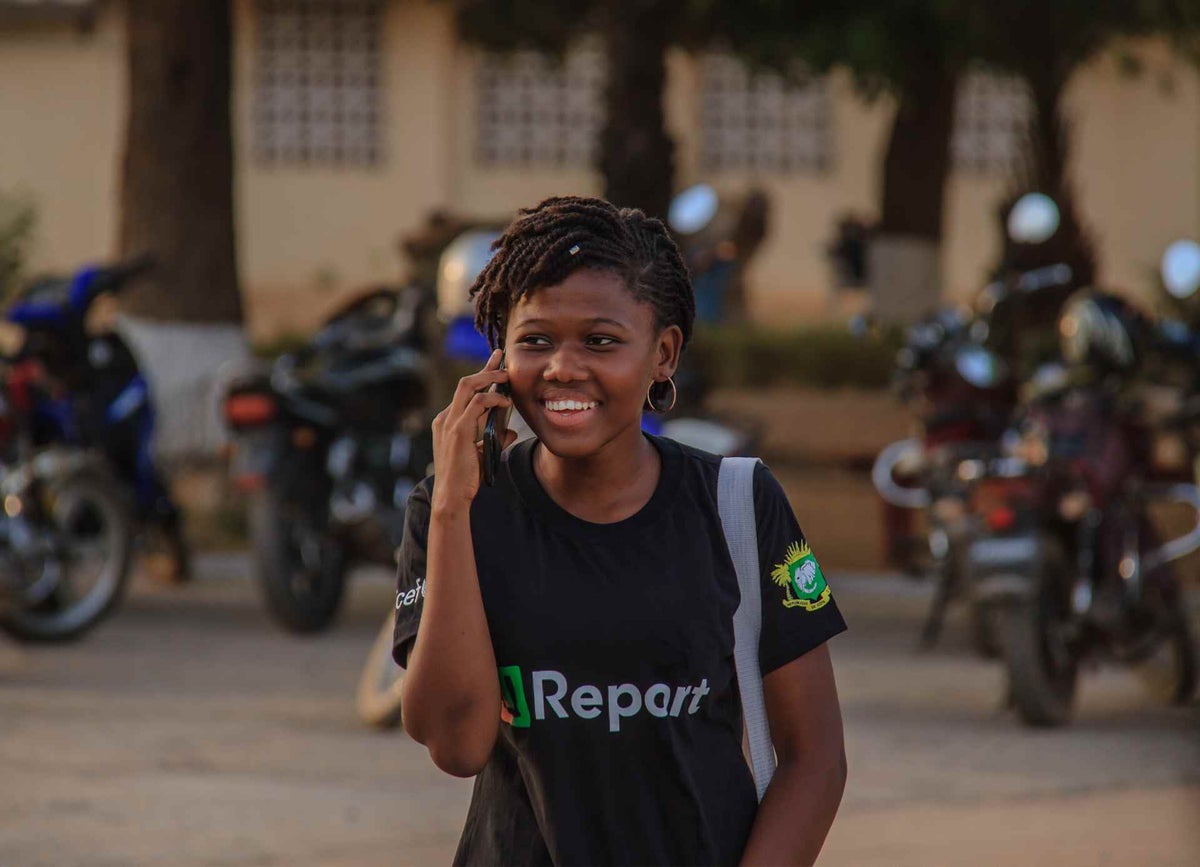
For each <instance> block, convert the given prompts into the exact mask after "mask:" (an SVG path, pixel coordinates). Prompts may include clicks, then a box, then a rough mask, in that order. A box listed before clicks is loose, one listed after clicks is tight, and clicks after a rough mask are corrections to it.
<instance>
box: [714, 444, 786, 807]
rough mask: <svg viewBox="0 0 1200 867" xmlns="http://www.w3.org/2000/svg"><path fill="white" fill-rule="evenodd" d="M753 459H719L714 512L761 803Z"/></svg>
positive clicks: (763, 740) (766, 731)
mask: <svg viewBox="0 0 1200 867" xmlns="http://www.w3.org/2000/svg"><path fill="white" fill-rule="evenodd" d="M756 466H758V458H724V459H723V460H722V461H721V469H720V472H719V473H718V475H717V511H718V512H719V513H720V515H721V526H722V527H723V528H724V530H725V543H726V544H727V545H728V546H729V554H730V556H731V557H732V558H733V566H734V569H735V570H736V571H737V578H738V590H739V591H740V592H741V602H740V603H739V604H738V608H737V611H736V612H734V615H733V659H734V664H735V665H736V667H737V679H738V691H739V692H740V693H741V695H742V719H743V720H744V721H745V726H746V739H747V743H748V745H749V751H750V768H751V770H752V771H753V772H754V785H755V788H757V789H758V799H759V800H760V801H761V800H762V798H763V795H764V794H765V793H766V791H767V786H768V785H769V784H770V782H771V776H772V775H773V774H774V773H775V747H774V745H773V744H772V743H771V727H770V725H769V724H768V722H767V706H766V701H765V700H764V699H763V683H762V669H761V668H759V664H758V640H759V636H760V634H761V633H762V585H761V581H762V579H761V577H760V573H759V566H758V524H757V521H756V520H755V517H754V468H755V467H756Z"/></svg>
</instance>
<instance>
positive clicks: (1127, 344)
mask: <svg viewBox="0 0 1200 867" xmlns="http://www.w3.org/2000/svg"><path fill="white" fill-rule="evenodd" d="M1059 330H1060V333H1061V334H1062V338H1063V340H1062V354H1063V359H1064V362H1065V364H1060V365H1047V366H1044V367H1043V368H1041V369H1040V370H1039V372H1038V374H1037V375H1036V376H1035V377H1033V379H1032V381H1031V382H1030V383H1029V386H1028V388H1027V394H1026V398H1027V399H1026V405H1025V410H1024V412H1023V413H1022V416H1021V420H1020V422H1019V424H1018V425H1017V426H1016V428H1015V429H1014V431H1013V433H1012V435H1011V436H1009V437H1008V438H1006V446H1005V452H1006V454H1005V455H1004V457H1003V459H1002V460H1001V461H997V462H993V463H991V464H986V463H984V462H974V463H964V464H963V465H962V466H961V467H960V474H961V475H963V476H964V477H967V478H972V479H976V480H980V481H981V482H996V481H998V482H1000V483H1001V487H1000V488H999V489H997V487H996V486H995V484H990V485H987V484H985V485H981V488H980V490H982V491H987V492H989V494H990V498H989V499H988V501H987V502H980V503H977V507H978V508H979V510H980V511H981V512H982V513H984V514H985V515H986V525H987V527H988V528H989V530H990V533H988V534H986V535H984V536H983V537H981V538H978V539H976V540H975V541H974V542H973V543H972V544H971V546H970V548H969V555H968V559H969V563H970V569H971V572H972V577H973V584H974V587H975V593H976V598H977V600H978V601H979V603H980V604H982V605H985V606H988V607H990V608H992V609H993V610H994V611H995V612H996V613H997V616H998V617H999V618H1000V622H1001V623H1002V630H1003V632H1002V642H1001V643H1002V646H1003V649H1004V658H1005V663H1006V666H1007V669H1008V676H1009V684H1010V696H1011V700H1012V702H1013V704H1014V705H1015V706H1016V709H1017V711H1018V713H1019V714H1020V716H1021V718H1022V720H1023V721H1025V722H1026V723H1027V724H1030V725H1040V726H1049V725H1061V724H1063V723H1065V722H1067V721H1068V720H1069V718H1070V715H1071V712H1072V705H1073V700H1074V695H1075V690H1076V684H1077V680H1078V675H1079V671H1080V669H1081V667H1082V666H1083V665H1084V663H1085V662H1086V661H1088V660H1111V661H1116V662H1119V663H1123V664H1130V665H1138V666H1140V667H1141V668H1142V669H1143V670H1147V671H1152V672H1156V673H1157V674H1159V675H1160V678H1159V684H1160V687H1161V692H1162V693H1163V694H1164V697H1166V698H1168V699H1170V700H1172V701H1175V702H1185V701H1187V700H1189V698H1190V697H1191V695H1192V693H1193V692H1194V690H1195V686H1196V677H1197V673H1196V657H1195V646H1194V640H1193V637H1192V634H1191V629H1190V624H1189V621H1188V617H1187V615H1186V612H1185V610H1184V606H1183V604H1182V598H1181V590H1180V587H1179V584H1178V582H1177V581H1176V578H1175V576H1174V574H1173V572H1172V569H1171V563H1172V562H1174V561H1175V560H1177V559H1179V558H1180V557H1182V556H1184V555H1185V554H1187V553H1190V552H1191V551H1194V550H1196V549H1197V548H1198V547H1200V489H1197V487H1196V486H1195V485H1193V484H1179V483H1176V484H1171V485H1163V484H1157V483H1156V482H1155V480H1154V479H1153V478H1152V472H1151V469H1152V461H1151V453H1150V441H1151V440H1150V434H1151V431H1150V430H1149V428H1148V426H1147V423H1146V420H1145V415H1144V412H1143V410H1144V407H1143V404H1142V402H1141V401H1140V400H1139V398H1138V392H1137V388H1136V385H1137V383H1136V377H1137V374H1138V372H1139V369H1140V367H1141V364H1142V362H1143V361H1144V353H1145V352H1146V351H1148V348H1149V346H1150V345H1151V344H1152V342H1153V337H1152V332H1153V326H1152V324H1151V323H1150V322H1149V321H1148V320H1147V319H1146V317H1144V316H1142V315H1141V314H1140V313H1139V312H1138V311H1136V310H1135V309H1134V308H1132V306H1131V305H1129V304H1128V303H1127V302H1124V301H1122V300H1120V299H1118V298H1116V297H1115V296H1111V295H1106V294H1103V293H1100V292H1094V291H1085V292H1084V293H1081V294H1079V295H1077V296H1075V297H1074V298H1073V299H1072V300H1071V301H1070V302H1069V303H1068V305H1067V306H1066V308H1065V309H1064V312H1063V314H1062V317H1061V319H1060V323H1059ZM1163 501H1176V502H1181V503H1185V504H1187V505H1188V506H1190V507H1191V509H1192V510H1193V511H1194V513H1195V515H1196V518H1197V523H1196V529H1194V530H1192V531H1191V532H1189V533H1188V534H1186V535H1185V536H1183V537H1181V538H1179V539H1175V540H1173V541H1171V542H1167V543H1165V544H1163V543H1162V542H1161V541H1160V540H1159V539H1158V538H1157V533H1156V531H1155V528H1154V527H1153V526H1152V524H1151V522H1150V520H1149V516H1148V511H1149V506H1150V504H1151V503H1153V502H1163Z"/></svg>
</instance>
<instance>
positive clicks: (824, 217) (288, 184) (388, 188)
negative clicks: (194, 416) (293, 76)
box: [0, 0, 1200, 334]
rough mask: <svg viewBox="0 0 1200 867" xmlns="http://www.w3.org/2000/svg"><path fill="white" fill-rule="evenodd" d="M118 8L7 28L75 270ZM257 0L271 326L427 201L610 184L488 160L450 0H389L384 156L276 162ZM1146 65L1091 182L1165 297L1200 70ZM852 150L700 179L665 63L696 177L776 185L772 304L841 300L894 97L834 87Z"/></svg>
mask: <svg viewBox="0 0 1200 867" xmlns="http://www.w3.org/2000/svg"><path fill="white" fill-rule="evenodd" d="M121 8H122V7H121V4H120V3H116V2H110V3H105V4H102V6H101V10H102V11H101V16H100V19H99V22H98V25H97V27H96V29H95V30H94V31H93V32H91V33H88V34H85V35H81V34H79V33H76V32H75V31H73V30H71V29H69V28H68V27H65V26H61V25H41V26H36V27H35V26H23V27H8V28H6V29H5V30H3V31H0V189H3V190H12V189H16V190H20V191H25V192H28V193H29V194H31V195H32V196H33V197H34V198H35V200H36V202H37V204H38V206H39V217H40V228H39V233H38V237H37V247H36V251H35V265H36V266H38V267H53V268H59V269H65V268H70V267H73V266H75V265H76V264H78V263H79V262H80V261H82V260H85V259H88V258H96V257H105V256H108V255H110V254H111V252H112V251H113V250H114V249H115V242H116V231H117V226H116V201H117V184H118V181H119V159H120V137H121V135H122V133H123V126H124V105H123V101H124V93H125V82H124V74H123V68H124V50H123V26H122V25H123V22H122V18H121V13H120V10H121ZM254 24H255V21H254V8H253V2H252V0H235V45H234V64H235V82H236V87H235V98H234V112H235V130H236V132H235V135H236V139H237V141H236V147H237V168H236V203H237V221H238V230H239V235H238V238H239V256H240V267H241V273H242V278H243V284H244V288H245V290H246V295H247V301H248V309H249V313H250V316H251V318H252V320H253V324H254V326H255V331H256V332H258V333H260V334H263V333H270V332H280V331H290V330H296V329H300V328H305V327H308V326H310V325H311V324H312V323H313V322H314V321H315V320H316V318H317V317H319V316H320V314H321V312H322V311H324V310H327V309H328V308H330V307H331V306H332V305H334V304H335V303H337V301H338V300H339V298H341V297H343V296H344V295H345V294H346V293H348V292H352V291H354V289H355V288H357V287H359V286H361V285H362V284H364V283H367V282H372V281H381V280H394V279H396V278H397V277H398V276H400V275H401V274H402V273H404V269H405V263H404V262H403V261H402V259H401V256H400V253H399V251H398V248H397V240H398V239H399V237H400V236H401V235H402V234H404V233H406V232H408V231H411V230H412V229H414V228H416V227H417V226H419V225H420V224H421V223H422V222H423V220H424V218H425V216H426V215H427V214H428V212H429V211H430V210H431V209H434V208H447V209H450V210H452V211H455V212H458V213H461V214H465V215H469V216H475V217H485V218H495V217H501V218H502V217H504V216H505V215H507V214H510V213H511V212H512V210H513V209H514V208H516V207H519V206H522V205H528V204H532V203H534V202H536V201H537V200H538V199H540V198H542V197H543V196H547V195H551V194H561V193H595V192H598V191H599V190H600V189H601V183H600V178H599V177H598V175H597V174H596V172H594V171H592V170H586V169H577V170H517V169H494V168H485V167H482V166H480V165H479V164H477V162H476V160H475V158H474V140H473V137H474V117H475V104H474V99H475V95H474V87H473V75H474V56H473V53H472V52H471V51H470V50H468V49H466V48H464V47H462V46H459V45H457V44H456V42H455V40H454V34H453V30H452V26H451V22H450V18H449V11H448V9H447V7H446V6H445V5H443V4H431V3H427V2H423V0H400V2H393V3H391V4H389V7H388V13H387V16H386V22H385V28H386V34H385V39H384V43H383V45H384V83H383V94H384V108H383V123H384V146H383V159H382V161H381V163H380V164H379V165H378V166H376V167H373V168H368V169H350V168H345V169H331V168H305V167H268V166H263V165H260V164H257V163H256V162H255V160H254V156H253V152H252V144H253V142H252V139H251V136H252V126H251V112H252V109H253V81H254V74H255V69H254V64H255V49H254V45H255V34H254ZM1139 51H1140V54H1141V56H1143V58H1144V72H1143V74H1142V75H1141V76H1140V77H1137V78H1133V79H1130V78H1128V77H1125V76H1122V75H1120V74H1119V72H1118V69H1117V65H1116V61H1115V60H1114V59H1113V58H1112V57H1104V58H1102V59H1100V60H1097V61H1096V62H1095V63H1093V64H1092V65H1091V66H1090V67H1089V68H1088V69H1087V70H1085V71H1084V72H1083V73H1082V74H1081V75H1080V76H1079V77H1078V78H1077V80H1076V82H1075V84H1074V85H1073V87H1072V89H1071V93H1070V105H1071V111H1072V116H1073V118H1074V124H1075V131H1076V144H1075V153H1074V156H1075V162H1074V177H1075V183H1076V188H1077V190H1078V192H1079V198H1080V205H1081V209H1082V212H1083V214H1084V217H1085V219H1086V220H1087V221H1088V224H1089V225H1090V226H1091V228H1092V230H1093V231H1094V234H1095V237H1096V240H1097V242H1098V248H1099V251H1100V253H1101V275H1102V277H1103V278H1104V279H1105V280H1106V281H1107V282H1110V283H1112V284H1114V285H1118V286H1122V287H1125V288H1127V289H1129V290H1130V291H1133V292H1139V293H1146V294H1149V292H1150V289H1151V286H1152V278H1153V269H1154V267H1155V266H1156V262H1157V259H1158V255H1159V253H1160V252H1161V250H1162V248H1163V247H1164V246H1165V245H1166V243H1168V242H1169V241H1170V240H1172V239H1173V238H1176V237H1180V236H1187V235H1191V236H1200V77H1198V76H1197V75H1196V73H1195V72H1194V71H1193V70H1191V69H1190V68H1185V67H1183V66H1181V65H1180V64H1179V63H1178V62H1176V61H1173V60H1172V59H1171V58H1170V56H1169V55H1168V53H1167V52H1166V51H1165V49H1162V48H1161V47H1156V46H1154V45H1144V46H1141V47H1140V49H1139ZM833 87H834V93H835V99H834V103H833V104H834V118H833V135H834V159H833V162H832V165H831V167H830V169H829V171H827V172H826V173H823V174H804V173H798V174H794V175H788V176H775V177H755V176H754V175H753V174H751V173H747V172H722V173H719V174H716V175H713V176H704V175H703V174H702V172H701V171H700V169H699V146H700V142H699V139H698V134H699V119H700V90H699V89H700V81H699V73H698V69H697V65H696V64H695V63H694V62H692V61H691V60H690V59H689V58H688V57H687V56H686V55H684V54H682V53H679V52H675V53H672V55H671V57H670V58H669V85H668V91H667V117H668V125H669V127H670V129H671V131H672V133H673V134H674V136H675V138H676V140H677V143H678V150H677V167H678V177H677V181H678V183H679V185H681V186H683V185H686V184H690V183H694V182H696V181H700V180H707V181H710V182H712V183H714V184H715V185H716V186H717V187H718V188H719V189H723V190H728V191H730V192H740V191H743V190H745V189H747V188H748V187H749V186H751V185H753V184H757V185H760V186H762V187H764V188H765V189H767V191H768V192H769V193H770V195H771V197H772V206H773V210H772V235H771V237H770V238H769V239H768V241H767V242H766V243H765V244H764V246H763V248H762V250H761V251H760V253H759V256H758V257H757V259H756V260H755V262H754V264H753V267H752V269H751V272H750V279H751V293H752V294H751V306H752V309H753V312H754V313H755V315H756V316H757V317H759V318H761V319H763V320H770V321H783V320H789V319H790V320H793V321H795V320H799V319H805V318H810V317H813V316H821V315H828V314H829V313H830V312H831V308H830V307H829V305H828V299H829V297H830V296H829V294H828V287H829V286H830V283H831V278H830V271H829V265H828V262H827V261H826V259H825V255H824V249H825V247H826V245H827V244H828V242H829V241H830V239H831V236H832V231H833V223H834V221H835V219H836V218H837V217H838V216H839V215H841V214H843V213H846V212H856V213H859V214H862V215H864V216H867V217H871V216H873V215H874V213H875V211H876V208H877V205H876V203H877V200H878V191H879V183H880V176H879V173H880V164H881V160H882V156H883V150H884V147H885V145H886V136H887V133H888V129H889V123H890V119H891V112H892V110H893V109H892V106H891V103H890V101H889V100H887V99H881V100H878V101H876V102H874V103H870V104H868V103H864V102H862V101H861V100H859V99H858V98H857V97H856V95H855V94H854V92H853V88H852V86H851V83H850V82H849V80H848V79H847V78H846V77H845V76H836V77H835V79H834V81H833ZM1006 191H1007V181H1006V179H1005V178H1002V177H999V178H998V177H989V176H981V175H977V174H966V173H956V174H955V175H954V176H953V177H952V179H951V183H950V189H949V197H948V201H947V224H946V235H947V244H946V246H945V250H944V254H943V273H944V278H945V287H946V294H947V296H948V297H959V298H962V297H967V296H969V295H970V293H972V292H973V291H974V290H975V289H976V288H977V287H978V286H979V284H980V281H981V279H982V275H983V272H984V269H985V268H986V267H987V266H988V265H989V264H990V263H991V262H993V261H994V259H995V256H996V249H997V245H998V239H997V237H996V224H995V216H994V208H995V203H996V202H997V201H998V199H999V198H1000V197H1001V196H1002V195H1003V194H1004V193H1005V192H1006Z"/></svg>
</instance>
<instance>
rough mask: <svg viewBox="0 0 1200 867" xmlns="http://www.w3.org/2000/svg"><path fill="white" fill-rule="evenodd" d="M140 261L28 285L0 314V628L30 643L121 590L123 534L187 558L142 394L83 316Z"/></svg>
mask: <svg viewBox="0 0 1200 867" xmlns="http://www.w3.org/2000/svg"><path fill="white" fill-rule="evenodd" d="M150 267H151V263H150V261H149V260H148V259H146V258H141V259H137V260H133V261H130V262H126V263H122V264H119V265H116V266H114V267H111V268H85V269H83V270H81V271H79V272H78V273H76V274H75V275H74V276H73V277H71V278H69V279H55V278H51V279H45V280H40V281H37V282H35V283H33V284H31V285H30V286H28V287H27V288H26V289H25V290H24V291H22V292H21V293H20V294H19V295H18V296H17V298H16V300H15V302H14V303H13V304H12V305H11V306H10V307H9V309H8V310H7V311H6V314H5V320H6V322H7V323H9V325H10V326H16V327H17V328H18V330H19V332H20V340H21V345H20V348H19V349H18V350H17V351H16V352H15V353H13V354H11V355H10V356H9V357H8V358H7V359H6V363H7V369H6V371H5V375H4V402H3V406H2V408H0V454H2V458H0V462H2V466H0V490H2V491H3V495H4V514H3V516H2V517H0V545H2V546H3V547H2V550H0V557H3V559H4V560H5V561H6V564H5V568H4V569H3V578H2V579H0V582H2V583H3V584H4V585H6V586H5V587H4V589H3V590H2V591H0V596H2V597H3V600H4V601H3V605H2V608H3V610H2V613H0V626H2V627H3V628H5V629H6V630H8V631H9V632H11V633H13V634H14V635H16V636H18V637H20V638H23V639H28V640H46V641H57V640H64V639H69V638H75V637H77V636H79V635H82V634H83V633H84V632H86V631H87V630H88V629H90V628H91V627H92V626H94V625H95V624H96V623H97V622H99V621H100V620H101V619H102V618H103V617H104V616H105V615H106V614H107V613H109V612H110V611H112V610H113V608H114V607H115V606H116V605H117V604H118V602H119V601H120V599H121V596H122V595H123V592H124V588H125V584H126V581H127V578H128V573H129V568H130V559H131V555H132V544H133V533H134V529H135V527H141V528H142V530H143V535H144V536H149V535H152V534H155V533H157V534H158V536H159V538H162V539H166V543H165V544H166V545H167V546H168V548H169V550H170V551H171V553H173V554H174V555H175V557H176V562H186V549H185V548H184V547H183V543H182V538H181V536H180V533H179V515H178V511H177V510H176V509H175V507H174V504H173V503H172V502H171V500H170V498H169V496H168V495H167V493H166V488H165V486H164V485H163V483H162V481H161V477H160V476H159V474H158V472H157V469H156V467H155V464H154V459H153V454H152V451H151V447H152V437H153V431H154V414H153V405H152V402H151V399H150V393H149V387H148V385H147V383H146V380H145V378H144V377H143V376H142V374H141V372H140V370H139V369H138V366H137V362H136V360H135V359H134V357H133V354H132V353H131V352H130V350H129V348H128V347H127V345H126V344H125V343H124V341H123V340H121V338H120V336H119V335H117V334H115V333H113V332H101V333H98V334H91V333H89V331H88V329H87V327H86V321H87V316H88V312H89V310H90V309H91V307H92V305H93V304H94V302H95V301H96V299H97V298H99V297H100V296H101V295H103V294H105V293H116V292H119V291H120V290H121V289H122V288H123V287H125V286H126V285H128V283H129V282H130V281H132V280H133V279H134V278H135V277H137V276H138V275H140V274H142V273H144V272H145V271H146V270H147V269H148V268H150Z"/></svg>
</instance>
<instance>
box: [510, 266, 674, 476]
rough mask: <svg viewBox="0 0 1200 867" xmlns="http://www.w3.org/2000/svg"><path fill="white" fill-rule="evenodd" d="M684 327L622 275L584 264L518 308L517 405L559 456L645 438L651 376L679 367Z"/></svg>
mask: <svg viewBox="0 0 1200 867" xmlns="http://www.w3.org/2000/svg"><path fill="white" fill-rule="evenodd" d="M682 342H683V340H682V334H681V332H680V330H679V328H678V327H676V326H674V325H671V326H667V327H666V328H662V329H660V328H659V327H658V326H657V324H656V323H655V320H654V310H653V308H652V307H651V306H650V305H649V304H647V303H645V302H640V301H638V300H636V299H635V298H634V297H633V294H632V293H631V292H630V291H629V290H628V289H627V288H626V287H625V284H624V282H623V281H622V279H621V278H620V277H618V276H616V275H615V274H612V273H610V272H607V271H599V270H595V269H581V270H577V271H574V272H572V273H571V274H570V275H568V276H567V278H566V279H565V280H563V281H562V282H561V283H558V284H556V285H554V286H548V287H545V288H542V289H539V290H537V291H536V292H533V293H531V294H529V295H526V296H524V297H522V298H521V299H520V300H519V301H518V302H517V304H516V305H515V306H514V307H513V309H512V310H511V311H510V312H509V316H508V326H507V329H506V331H505V341H504V345H505V366H506V367H507V368H508V371H509V377H510V379H509V384H510V387H511V388H512V393H513V402H514V403H515V404H516V407H517V410H518V411H519V412H520V413H521V415H522V416H523V417H524V418H525V420H526V421H527V422H528V423H529V426H530V427H531V428H532V429H533V432H534V433H535V434H537V436H538V439H540V440H541V442H542V443H543V445H545V447H546V448H547V449H549V450H550V451H551V452H552V453H553V454H555V455H558V456H559V457H563V458H583V457H588V456H591V455H595V454H597V453H599V452H600V451H601V450H602V449H604V448H605V447H606V446H608V445H609V444H610V443H612V442H614V441H619V440H620V439H621V438H622V436H625V437H632V436H635V435H636V436H640V433H639V431H640V428H641V417H642V406H643V403H644V401H645V399H646V389H647V388H648V387H649V385H650V383H651V381H660V382H661V381H663V380H665V379H666V378H667V377H668V376H671V375H672V374H674V372H675V368H676V366H677V365H678V362H679V353H680V350H681V346H682Z"/></svg>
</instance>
